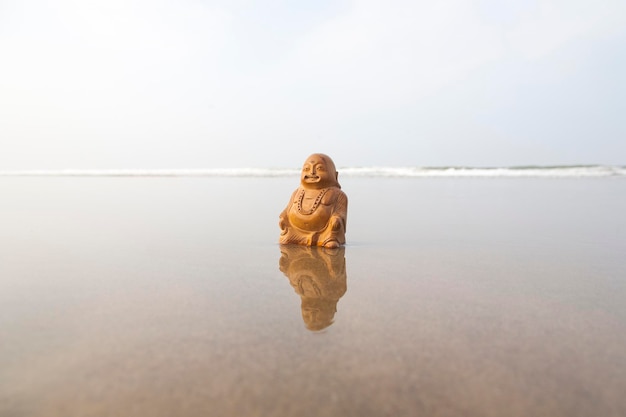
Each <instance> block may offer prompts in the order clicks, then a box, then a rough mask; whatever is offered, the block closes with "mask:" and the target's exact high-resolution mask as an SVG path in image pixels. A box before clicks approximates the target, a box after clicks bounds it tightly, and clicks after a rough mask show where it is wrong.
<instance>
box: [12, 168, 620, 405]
mask: <svg viewBox="0 0 626 417" xmlns="http://www.w3.org/2000/svg"><path fill="white" fill-rule="evenodd" d="M342 185H343V189H344V191H345V192H346V194H347V195H348V197H349V200H350V203H349V204H350V205H349V214H348V233H347V239H348V245H347V246H346V247H345V249H342V250H335V251H328V250H323V249H322V250H312V249H311V250H309V249H306V248H281V247H280V246H279V245H277V244H276V241H277V238H278V226H277V220H278V213H279V212H280V211H281V210H282V209H283V207H284V205H285V204H286V203H287V199H288V198H289V196H290V194H291V192H292V191H293V189H295V188H296V186H297V179H296V180H293V179H285V178H256V179H253V178H97V177H96V178H63V177H55V178H19V177H16V178H2V179H0V191H2V195H3V197H2V202H3V203H2V205H1V207H0V230H1V231H2V234H1V236H0V306H1V307H0V311H1V312H2V314H0V334H2V340H1V342H0V369H2V372H0V415H2V416H5V415H6V416H68V415H80V416H103V415H127V416H170V415H186V416H187V415H189V416H195V415H198V416H205V415H233V416H255V415H316V416H319V415H329V416H334V415H337V416H352V415H354V416H357V415H358V416H370V415H371V416H380V415H390V416H391V415H393V416H402V415H406V416H413V415H440V416H456V415H464V416H471V415H476V416H478V415H480V416H489V415H494V416H496V415H497V416H500V415H509V416H528V415H534V416H541V415H546V416H548V415H549V416H589V415H603V416H618V415H625V414H626V400H624V397H623V392H626V378H625V377H624V376H625V375H626V353H624V352H625V350H624V348H623V347H624V346H626V284H625V283H626V263H625V262H624V261H623V253H625V252H626V216H624V215H623V213H625V212H626V180H624V179H621V178H619V179H367V178H350V179H347V180H344V181H342ZM335 310H336V311H335Z"/></svg>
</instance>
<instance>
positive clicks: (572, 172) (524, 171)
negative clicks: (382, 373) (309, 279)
mask: <svg viewBox="0 0 626 417" xmlns="http://www.w3.org/2000/svg"><path fill="white" fill-rule="evenodd" d="M338 171H339V172H340V173H341V176H342V177H396V178H436V177H444V178H446V177H448V178H450V177H452V178H454V177H468V178H472V177H483V178H525V177H528V178H533V177H534V178H588V177H625V176H626V167H624V166H605V165H587V166H528V167H501V168H475V167H343V168H339V169H338ZM299 174H300V169H298V168H224V169H155V170H145V169H118V170H87V169H63V170H22V171H0V176H22V177H26V176H43V177H45V176H70V177H292V176H298V175H299Z"/></svg>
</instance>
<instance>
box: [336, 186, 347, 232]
mask: <svg viewBox="0 0 626 417" xmlns="http://www.w3.org/2000/svg"><path fill="white" fill-rule="evenodd" d="M333 215H334V216H338V217H339V218H341V220H342V221H343V227H344V229H345V227H346V223H347V220H348V197H347V196H346V194H345V193H344V192H343V191H339V195H338V196H337V201H336V202H335V207H334V209H333Z"/></svg>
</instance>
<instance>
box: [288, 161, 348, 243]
mask: <svg viewBox="0 0 626 417" xmlns="http://www.w3.org/2000/svg"><path fill="white" fill-rule="evenodd" d="M337 177H338V174H337V171H336V169H335V164H334V163H333V160H332V159H330V157H328V156H326V155H324V154H321V153H316V154H313V155H311V156H309V157H308V158H307V159H306V161H305V162H304V166H303V167H302V174H301V176H300V187H299V188H298V189H297V190H296V191H294V192H293V194H292V195H291V199H290V200H289V203H288V204H287V207H286V208H285V210H283V212H282V213H280V217H279V218H280V221H279V223H278V225H279V226H280V239H279V243H281V244H297V245H306V246H324V247H326V248H337V247H339V246H341V245H343V244H345V243H346V218H347V215H348V197H346V195H345V194H344V192H343V191H341V186H340V185H339V182H338V181H337Z"/></svg>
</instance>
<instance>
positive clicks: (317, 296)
mask: <svg viewBox="0 0 626 417" xmlns="http://www.w3.org/2000/svg"><path fill="white" fill-rule="evenodd" d="M280 251H281V257H280V262H279V264H280V270H281V271H282V272H283V273H284V274H285V276H286V277H287V278H289V283H290V284H291V286H292V287H293V289H294V290H295V292H296V294H298V295H299V296H300V299H301V300H302V304H301V308H302V320H303V321H304V324H305V326H306V327H307V329H309V330H314V331H315V330H322V329H324V328H326V327H328V326H330V325H331V324H332V323H333V319H334V317H335V313H336V312H337V302H338V301H339V299H340V298H341V297H342V296H343V295H344V294H345V293H346V289H347V284H346V280H347V278H346V259H345V248H337V249H327V248H318V247H306V246H295V245H281V247H280Z"/></svg>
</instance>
